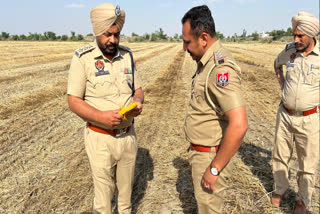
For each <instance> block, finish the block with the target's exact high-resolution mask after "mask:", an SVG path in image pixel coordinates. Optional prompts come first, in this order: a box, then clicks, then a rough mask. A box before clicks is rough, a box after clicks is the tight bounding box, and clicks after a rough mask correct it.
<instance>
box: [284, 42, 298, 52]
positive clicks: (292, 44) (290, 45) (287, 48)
mask: <svg viewBox="0 0 320 214" xmlns="http://www.w3.org/2000/svg"><path fill="white" fill-rule="evenodd" d="M295 47H296V45H295V44H294V43H290V44H287V45H286V51H288V50H289V49H291V48H295Z"/></svg>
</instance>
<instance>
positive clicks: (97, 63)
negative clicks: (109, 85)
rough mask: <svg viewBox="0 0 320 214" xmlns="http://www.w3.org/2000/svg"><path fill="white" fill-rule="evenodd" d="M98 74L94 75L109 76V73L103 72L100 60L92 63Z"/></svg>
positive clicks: (102, 64)
mask: <svg viewBox="0 0 320 214" xmlns="http://www.w3.org/2000/svg"><path fill="white" fill-rule="evenodd" d="M94 65H95V66H96V69H97V70H98V72H96V73H94V74H95V75H96V76H101V75H107V74H110V73H109V71H105V70H104V63H103V62H102V61H101V60H98V61H96V62H95V63H94Z"/></svg>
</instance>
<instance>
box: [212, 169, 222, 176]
mask: <svg viewBox="0 0 320 214" xmlns="http://www.w3.org/2000/svg"><path fill="white" fill-rule="evenodd" d="M210 172H211V174H212V175H214V176H218V175H219V174H220V172H219V170H218V169H217V168H215V167H211V168H210Z"/></svg>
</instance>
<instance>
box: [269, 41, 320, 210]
mask: <svg viewBox="0 0 320 214" xmlns="http://www.w3.org/2000/svg"><path fill="white" fill-rule="evenodd" d="M275 63H276V66H279V65H286V67H287V72H286V77H285V83H284V88H283V93H282V104H281V105H280V107H279V110H278V113H277V122H276V134H275V146H274V151H273V160H272V161H273V175H274V188H275V193H276V194H279V195H283V194H284V193H285V191H286V190H287V189H288V187H289V181H288V165H289V161H290V159H291V157H292V152H293V148H294V147H296V151H297V156H298V162H299V171H298V174H297V178H298V186H299V191H298V194H297V200H302V201H303V202H304V204H305V205H306V206H307V205H308V204H309V202H310V199H311V195H312V191H313V189H314V178H315V172H316V168H317V165H318V163H319V111H317V112H316V113H313V114H310V115H307V116H303V114H302V112H303V111H307V110H310V109H313V108H315V107H317V106H319V80H320V70H319V69H320V56H319V48H318V45H315V48H314V49H313V51H312V52H311V53H309V54H308V55H307V56H303V55H302V53H300V52H297V50H296V48H295V45H294V43H292V44H289V45H287V47H286V48H285V49H284V50H283V51H282V52H281V53H280V54H279V56H278V57H277V58H276V60H275ZM285 108H286V109H289V110H290V111H292V112H291V113H293V114H292V115H291V114H289V113H288V111H287V110H286V109H285ZM317 183H318V182H317Z"/></svg>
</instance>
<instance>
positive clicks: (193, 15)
mask: <svg viewBox="0 0 320 214" xmlns="http://www.w3.org/2000/svg"><path fill="white" fill-rule="evenodd" d="M182 24H183V29H182V37H183V48H184V50H186V51H188V53H189V54H190V55H191V57H192V59H193V60H195V61H196V62H197V70H196V72H195V74H194V76H193V78H192V91H191V99H190V103H189V106H188V108H187V114H186V119H185V125H184V130H185V134H186V140H187V142H188V143H189V144H190V150H189V162H190V165H191V168H192V180H193V185H194V193H195V197H196V200H197V205H198V212H199V213H222V207H223V197H224V196H223V195H224V190H225V188H226V186H227V181H226V178H227V177H229V176H230V175H231V173H232V172H231V167H232V166H231V163H229V161H230V159H231V157H232V156H233V155H234V154H235V153H236V152H237V150H238V148H239V146H240V145H241V142H242V139H243V137H244V135H245V132H246V130H247V127H248V124H247V116H246V108H245V101H244V99H243V95H242V89H241V85H240V73H241V71H240V68H239V66H238V65H237V64H236V63H235V61H234V59H233V58H232V56H231V53H230V52H229V51H228V50H227V49H225V48H224V47H223V46H222V44H221V43H220V41H219V40H218V39H217V37H216V32H215V24H214V20H213V18H212V16H211V12H210V10H209V8H208V7H207V6H206V5H203V6H198V7H194V8H192V9H190V10H189V11H188V12H187V13H186V14H185V15H184V17H183V18H182Z"/></svg>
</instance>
